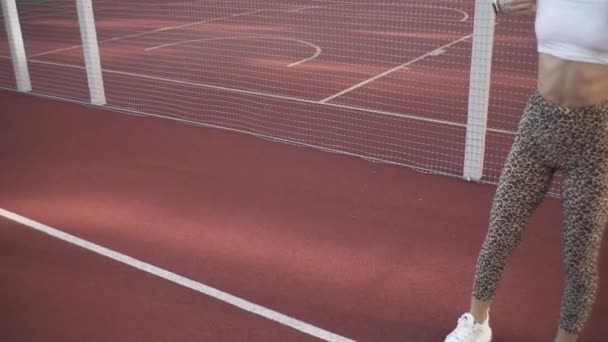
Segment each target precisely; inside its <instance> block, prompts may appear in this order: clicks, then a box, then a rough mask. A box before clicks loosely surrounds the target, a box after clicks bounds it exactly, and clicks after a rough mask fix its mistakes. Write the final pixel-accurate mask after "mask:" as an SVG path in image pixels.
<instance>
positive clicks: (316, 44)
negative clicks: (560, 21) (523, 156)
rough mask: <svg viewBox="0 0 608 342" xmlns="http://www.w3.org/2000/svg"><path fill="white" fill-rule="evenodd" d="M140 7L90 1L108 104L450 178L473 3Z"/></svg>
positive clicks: (461, 118)
mask: <svg viewBox="0 0 608 342" xmlns="http://www.w3.org/2000/svg"><path fill="white" fill-rule="evenodd" d="M147 4H148V5H149V6H141V5H138V4H136V3H134V2H130V3H129V5H125V4H120V5H119V4H117V3H116V2H114V1H97V2H96V3H95V11H96V16H97V30H98V34H99V37H100V39H101V42H102V43H101V57H102V62H103V67H104V80H105V85H106V91H107V96H108V104H110V105H111V106H114V107H119V108H126V109H130V110H134V111H138V112H144V113H152V114H158V115H162V116H172V117H178V118H181V119H185V120H189V121H194V122H200V123H204V124H209V125H213V126H219V127H224V128H228V129H234V130H238V131H245V132H249V133H254V134H257V135H261V136H265V137H270V138H273V139H280V140H283V141H288V142H294V143H300V144H305V145H310V146H316V147H319V148H323V149H329V150H337V151H341V152H346V153H350V154H354V155H359V156H363V157H366V158H370V159H379V160H383V161H389V162H395V163H399V164H403V165H408V166H411V167H415V168H419V169H422V170H428V171H434V172H440V173H448V174H459V173H460V172H461V170H462V155H463V148H464V147H463V146H464V131H465V128H464V125H465V122H466V104H467V102H466V100H467V94H468V93H467V82H468V74H469V73H468V68H469V56H470V47H469V44H470V42H469V41H468V39H469V38H470V35H471V33H472V25H471V20H470V13H469V12H470V4H468V5H467V3H465V2H458V1H457V2H454V3H451V4H450V6H438V5H429V4H428V2H423V1H411V2H407V3H404V2H396V1H395V2H388V3H380V4H378V3H369V2H363V1H362V2H359V3H332V2H328V1H317V2H315V1H309V2H302V1H298V2H295V1H294V2H292V3H289V2H281V3H277V2H276V1H257V2H255V3H249V2H231V1H214V2H185V1H182V2H179V1H178V2H173V3H170V4H168V3H163V4H162V5H161V4H149V3H147ZM467 6H468V7H467Z"/></svg>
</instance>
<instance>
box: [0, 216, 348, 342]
mask: <svg viewBox="0 0 608 342" xmlns="http://www.w3.org/2000/svg"><path fill="white" fill-rule="evenodd" d="M0 216H2V217H5V218H7V219H9V220H12V221H14V222H17V223H20V224H22V225H24V226H27V227H29V228H32V229H34V230H37V231H39V232H42V233H45V234H48V235H50V236H52V237H55V238H57V239H59V240H62V241H65V242H67V243H70V244H72V245H76V246H78V247H81V248H83V249H86V250H89V251H91V252H94V253H97V254H99V255H102V256H105V257H107V258H110V259H113V260H115V261H118V262H120V263H123V264H125V265H128V266H131V267H133V268H136V269H138V270H141V271H144V272H146V273H149V274H151V275H154V276H157V277H159V278H163V279H165V280H168V281H170V282H172V283H175V284H178V285H181V286H183V287H186V288H189V289H192V290H194V291H197V292H199V293H202V294H204V295H207V296H209V297H212V298H215V299H218V300H220V301H222V302H224V303H227V304H230V305H233V306H235V307H237V308H239V309H241V310H244V311H247V312H250V313H252V314H255V315H258V316H262V317H264V318H267V319H269V320H272V321H275V322H277V323H280V324H282V325H285V326H288V327H290V328H293V329H295V330H298V331H300V332H303V333H305V334H307V335H310V336H314V337H317V338H320V339H322V340H324V341H330V342H355V341H354V340H351V339H349V338H346V337H343V336H340V335H337V334H334V333H332V332H329V331H327V330H323V329H321V328H318V327H315V326H313V325H310V324H308V323H305V322H302V321H300V320H297V319H295V318H292V317H289V316H286V315H284V314H281V313H279V312H276V311H274V310H271V309H267V308H265V307H263V306H260V305H257V304H255V303H252V302H250V301H247V300H245V299H241V298H239V297H236V296H233V295H231V294H229V293H226V292H223V291H220V290H218V289H215V288H213V287H210V286H208V285H205V284H202V283H199V282H197V281H195V280H192V279H189V278H186V277H184V276H181V275H179V274H176V273H173V272H171V271H169V270H165V269H162V268H160V267H156V266H154V265H151V264H149V263H146V262H144V261H141V260H138V259H135V258H133V257H130V256H128V255H125V254H122V253H119V252H116V251H114V250H111V249H109V248H106V247H103V246H100V245H97V244H95V243H93V242H90V241H87V240H84V239H81V238H79V237H76V236H74V235H71V234H68V233H66V232H63V231H61V230H58V229H56V228H53V227H50V226H47V225H45V224H42V223H40V222H36V221H34V220H31V219H29V218H27V217H24V216H21V215H19V214H16V213H13V212H10V211H8V210H5V209H2V208H0Z"/></svg>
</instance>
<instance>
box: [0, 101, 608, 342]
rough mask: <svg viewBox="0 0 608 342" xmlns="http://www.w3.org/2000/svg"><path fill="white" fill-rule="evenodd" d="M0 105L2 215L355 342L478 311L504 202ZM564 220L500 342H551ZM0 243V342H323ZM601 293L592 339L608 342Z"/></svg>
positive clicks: (103, 270) (191, 297)
mask: <svg viewBox="0 0 608 342" xmlns="http://www.w3.org/2000/svg"><path fill="white" fill-rule="evenodd" d="M0 103H2V108H1V111H0V127H2V128H1V129H2V132H1V134H0V146H2V147H3V148H2V153H0V167H1V169H2V172H0V187H1V188H2V191H1V192H0V208H3V209H5V210H8V211H10V212H14V213H17V214H20V215H23V216H25V217H28V218H30V219H32V220H36V221H38V222H41V223H43V224H45V225H48V226H51V227H54V228H56V229H59V230H61V231H63V232H66V233H69V234H72V235H74V236H77V237H79V238H82V239H85V240H87V241H91V242H93V243H96V244H98V245H100V246H104V247H106V248H109V249H111V250H114V251H116V252H119V253H122V254H125V255H128V256H130V257H133V258H136V259H138V260H141V261H143V262H146V263H149V264H152V265H155V266H157V267H159V268H162V269H165V270H168V271H171V272H174V273H176V274H180V275H182V276H184V277H188V278H189V279H192V280H193V281H196V282H200V283H203V284H206V285H209V286H212V287H214V288H217V289H220V290H222V291H225V292H226V293H229V294H231V295H234V296H238V297H239V298H243V299H246V300H248V301H251V302H252V303H255V304H257V305H260V306H263V307H265V308H268V309H271V310H275V311H277V312H280V313H282V314H285V315H288V316H290V317H294V318H296V319H298V320H301V321H303V322H306V323H308V324H311V325H313V326H315V327H318V328H321V329H325V330H327V331H331V332H333V333H335V334H339V335H342V336H345V337H348V338H350V339H353V340H356V341H371V342H373V341H378V342H391V341H413V342H427V341H428V342H431V341H440V340H441V339H442V337H443V336H444V335H445V333H447V332H448V330H450V329H451V328H452V327H453V325H454V323H455V319H456V318H457V316H458V315H459V314H460V313H461V312H462V311H463V310H465V309H466V307H467V305H468V294H469V290H470V281H471V279H472V276H473V267H474V262H475V257H476V253H477V251H478V248H479V246H480V244H481V241H482V239H483V237H484V233H485V229H486V224H487V218H488V217H487V216H488V210H489V207H490V205H491V199H492V196H493V192H494V187H492V186H488V185H477V184H472V183H466V182H463V181H459V180H454V179H449V178H445V177H440V176H431V175H423V174H420V173H415V172H413V171H410V170H407V169H403V168H397V167H391V166H386V165H382V164H374V163H369V162H366V161H363V160H360V159H357V158H350V157H345V156H341V155H334V154H328V153H322V152H318V151H315V150H311V149H306V148H298V147H293V146H288V145H284V144H275V143H271V142H267V141H264V140H261V139H257V138H254V137H250V136H244V135H240V134H235V133H230V132H226V131H219V130H212V129H207V128H202V127H196V126H189V125H183V124H179V123H175V122H173V121H166V120H161V119H154V118H144V117H135V116H128V115H124V114H117V113H112V112H106V111H102V110H99V109H93V108H90V107H85V106H81V105H77V104H70V103H66V102H55V101H52V100H47V99H43V98H39V97H33V96H27V95H20V94H16V93H12V92H5V91H0ZM559 208H560V205H559V201H557V200H552V199H547V200H546V202H544V203H543V205H542V206H541V208H540V209H539V210H538V212H537V213H536V215H535V216H534V218H533V221H532V223H531V225H530V228H529V230H528V232H527V234H526V238H525V240H524V242H523V244H522V245H521V247H520V248H519V249H518V250H517V251H516V253H515V254H514V255H513V257H512V259H511V263H510V266H509V268H508V270H507V273H506V274H505V278H504V280H503V282H502V283H501V285H500V288H499V297H498V299H497V300H496V303H495V306H494V309H493V325H494V329H495V333H496V340H495V341H496V342H511V341H518V342H527V341H530V342H532V341H534V342H536V341H549V340H551V338H552V336H553V333H554V331H555V327H556V324H557V319H558V309H559V300H560V295H561V290H562V280H563V274H562V268H561V253H560V245H561V244H560V223H561V215H560V211H559ZM0 243H1V244H2V246H1V249H2V251H3V253H2V259H0V260H1V262H0V267H1V269H0V272H1V273H2V274H3V275H5V276H4V277H3V280H2V281H1V282H0V290H1V292H2V293H3V294H4V295H3V296H2V299H1V302H0V306H1V307H2V308H3V315H2V322H3V325H2V329H0V340H3V341H11V342H21V341H39V340H42V339H43V340H45V341H49V342H54V341H112V342H120V341H150V342H152V341H227V342H233V341H315V340H316V339H314V338H312V337H310V336H309V335H307V334H306V333H302V332H298V331H295V330H293V329H291V328H288V327H286V326H283V325H281V324H278V323H275V322H272V321H269V320H268V319H265V318H263V317H260V316H257V315H254V314H251V313H248V312H246V311H243V310H240V309H238V308H236V307H233V306H231V305H229V304H226V303H224V302H222V301H219V300H217V299H214V298H210V297H208V296H206V295H203V294H201V293H198V292H195V291H192V290H189V289H186V288H183V287H181V286H179V285H176V284H174V283H172V282H169V281H167V280H164V279H161V278H158V277H155V276H153V275H151V274H148V273H145V272H142V271H140V270H137V269H134V268H132V267H129V266H127V265H124V264H122V263H118V262H116V261H113V260H111V259H109V258H107V257H104V256H101V255H98V254H95V253H92V252H90V251H87V250H84V249H82V248H80V247H76V246H74V245H72V244H69V243H67V242H64V241H62V240H58V239H56V238H53V237H50V236H49V235H46V234H44V233H40V232H38V231H34V230H33V229H30V228H28V227H26V226H23V225H20V224H17V223H14V222H12V221H8V220H5V219H2V220H0ZM604 245H605V243H604ZM605 250H606V249H605ZM601 274H602V276H603V278H606V276H608V263H607V262H606V257H605V253H604V254H603V255H602V261H601ZM600 289H601V291H600V294H599V298H598V302H597V305H596V307H595V310H594V313H593V316H592V319H591V321H590V322H589V325H588V330H587V331H586V332H585V335H584V336H583V338H582V339H581V342H600V341H603V340H604V337H605V336H606V335H607V334H608V327H607V326H606V325H605V324H604V322H605V321H606V318H608V292H607V291H605V289H606V287H605V286H601V287H600Z"/></svg>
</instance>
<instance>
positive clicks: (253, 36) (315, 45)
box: [144, 35, 323, 68]
mask: <svg viewBox="0 0 608 342" xmlns="http://www.w3.org/2000/svg"><path fill="white" fill-rule="evenodd" d="M239 39H244V40H248V39H253V40H256V39H265V40H272V39H275V40H284V41H291V42H297V43H300V44H303V45H308V46H309V47H312V48H313V49H314V50H315V53H314V54H313V55H312V56H310V57H307V58H304V59H302V60H299V61H297V62H294V63H291V64H289V65H287V67H288V68H291V67H294V66H297V65H300V64H303V63H306V62H309V61H311V60H313V59H315V58H317V57H319V56H320V55H321V53H322V51H323V50H322V49H321V47H320V46H318V45H317V44H313V43H311V42H309V41H307V40H303V39H297V38H291V37H282V36H272V35H257V36H256V35H250V36H224V37H212V38H197V39H186V40H180V41H177V42H172V43H166V44H161V45H156V46H152V47H149V48H145V49H144V51H153V50H158V49H164V48H167V47H171V46H178V45H184V44H190V43H195V42H196V43H198V42H208V41H214V40H239Z"/></svg>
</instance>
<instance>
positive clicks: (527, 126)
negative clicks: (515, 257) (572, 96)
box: [473, 91, 608, 335]
mask: <svg viewBox="0 0 608 342" xmlns="http://www.w3.org/2000/svg"><path fill="white" fill-rule="evenodd" d="M557 169H561V170H562V171H563V173H564V179H563V182H562V185H563V188H562V208H563V214H564V215H563V216H564V227H563V231H562V238H563V241H564V253H563V262H564V266H565V270H566V286H565V289H564V293H563V298H562V304H561V316H560V326H561V328H562V329H564V330H565V331H566V332H568V333H570V334H574V335H577V334H579V333H580V332H581V331H582V328H583V325H584V324H585V322H586V320H587V319H588V316H589V314H590V312H591V309H592V306H593V303H594V301H595V297H596V292H597V287H598V269H597V263H598V255H599V250H600V242H601V239H602V236H603V233H604V227H605V226H606V214H607V211H608V102H607V103H602V104H598V105H595V106H588V107H579V108H563V107H560V106H558V105H555V104H552V103H550V102H548V101H546V100H545V99H544V98H543V97H542V96H541V95H540V94H539V93H538V91H536V92H535V93H534V94H533V95H532V96H531V97H530V99H529V101H528V103H527V105H526V108H525V110H524V115H523V118H522V120H521V122H520V124H519V129H518V132H517V135H516V137H515V141H514V144H513V146H512V148H511V151H510V153H509V155H508V157H507V162H506V165H505V167H504V169H503V172H502V175H501V177H500V181H499V184H498V188H497V192H496V195H495V199H494V202H493V205H492V210H491V214H490V226H489V230H488V234H487V236H486V238H485V241H484V243H483V245H482V248H481V252H480V255H479V258H478V261H477V269H476V274H475V281H474V287H473V297H474V298H476V299H478V300H481V301H490V300H491V299H493V297H494V295H495V291H496V285H497V283H498V281H499V280H500V277H501V276H502V273H503V271H504V268H505V264H506V259H507V258H508V256H509V255H510V253H511V252H512V251H513V250H514V249H515V248H516V247H517V245H518V244H519V243H520V241H521V238H522V234H523V232H524V229H525V226H526V225H527V223H528V220H529V219H530V217H531V215H532V213H533V212H534V211H535V209H536V207H537V206H538V205H539V203H540V202H541V200H542V199H543V197H544V196H545V194H546V192H547V190H548V188H549V186H550V183H551V180H552V178H553V175H554V173H555V171H556V170H557Z"/></svg>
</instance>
